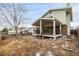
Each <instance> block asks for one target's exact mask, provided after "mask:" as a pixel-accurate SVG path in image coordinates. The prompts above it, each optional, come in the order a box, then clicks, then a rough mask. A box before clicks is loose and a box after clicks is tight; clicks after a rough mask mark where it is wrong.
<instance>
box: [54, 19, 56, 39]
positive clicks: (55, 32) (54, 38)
mask: <svg viewBox="0 0 79 59" xmlns="http://www.w3.org/2000/svg"><path fill="white" fill-rule="evenodd" d="M53 36H54V40H55V39H56V24H55V20H53Z"/></svg>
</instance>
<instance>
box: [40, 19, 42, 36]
mask: <svg viewBox="0 0 79 59" xmlns="http://www.w3.org/2000/svg"><path fill="white" fill-rule="evenodd" d="M41 33H42V20H40V35H41Z"/></svg>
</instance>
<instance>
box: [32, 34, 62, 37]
mask: <svg viewBox="0 0 79 59" xmlns="http://www.w3.org/2000/svg"><path fill="white" fill-rule="evenodd" d="M33 35H34V36H41V35H40V34H33ZM42 36H43V37H51V38H53V37H59V36H61V34H57V35H55V36H54V35H46V34H45V35H42Z"/></svg>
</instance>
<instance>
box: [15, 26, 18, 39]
mask: <svg viewBox="0 0 79 59" xmlns="http://www.w3.org/2000/svg"><path fill="white" fill-rule="evenodd" d="M15 32H16V38H18V30H17V27H15Z"/></svg>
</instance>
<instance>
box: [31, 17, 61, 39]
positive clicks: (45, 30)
mask: <svg viewBox="0 0 79 59" xmlns="http://www.w3.org/2000/svg"><path fill="white" fill-rule="evenodd" d="M61 27H62V23H61V22H60V21H58V20H57V19H56V18H40V19H39V20H38V21H37V22H36V23H34V24H33V33H32V34H33V35H36V36H37V35H38V36H44V37H53V38H54V39H56V37H59V36H61V35H62V34H61V33H62V32H61V31H62V29H61Z"/></svg>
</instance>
